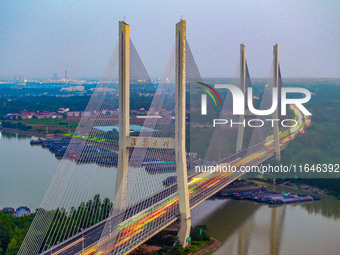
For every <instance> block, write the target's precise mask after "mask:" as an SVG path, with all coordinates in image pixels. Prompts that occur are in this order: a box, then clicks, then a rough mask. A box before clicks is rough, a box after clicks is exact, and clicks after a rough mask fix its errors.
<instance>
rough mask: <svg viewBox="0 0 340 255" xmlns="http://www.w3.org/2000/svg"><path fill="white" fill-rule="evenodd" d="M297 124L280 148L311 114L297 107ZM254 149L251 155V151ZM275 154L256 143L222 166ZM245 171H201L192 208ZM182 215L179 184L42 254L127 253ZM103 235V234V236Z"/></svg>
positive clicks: (192, 186)
mask: <svg viewBox="0 0 340 255" xmlns="http://www.w3.org/2000/svg"><path fill="white" fill-rule="evenodd" d="M290 107H291V109H292V110H293V112H294V113H295V118H296V120H297V123H298V126H297V127H293V128H290V130H289V131H287V132H284V133H281V135H280V149H281V150H282V149H284V148H285V147H286V145H287V143H288V142H289V141H291V140H292V139H294V138H295V137H296V136H297V135H298V133H303V132H304V129H305V127H306V126H309V125H310V120H309V118H308V116H304V115H302V113H301V112H300V111H299V110H298V109H297V108H295V107H293V106H290ZM249 149H251V151H255V153H254V154H252V155H247V154H248V152H249ZM273 155H274V142H273V140H269V141H265V142H263V143H259V144H256V145H255V146H253V147H251V148H248V149H247V150H244V151H241V152H239V153H236V154H234V155H232V156H231V157H228V158H226V159H224V160H223V161H221V162H219V163H218V164H219V165H221V166H222V165H232V166H235V167H237V168H239V167H240V166H246V165H258V164H260V163H262V162H264V161H266V160H267V159H268V158H270V157H272V156H273ZM243 174H244V172H239V171H237V172H215V173H209V172H202V173H199V174H196V175H195V176H193V177H191V178H190V182H189V196H190V207H191V208H194V207H196V206H197V205H199V204H200V203H202V202H203V201H205V200H206V199H208V198H209V197H210V196H212V195H214V194H215V193H216V192H218V191H219V190H220V189H222V188H224V187H225V186H227V185H228V184H229V183H231V182H232V181H234V180H235V179H238V178H239V177H241V176H242V175H243ZM178 215H179V206H178V193H177V187H176V185H172V186H170V187H168V188H166V189H164V190H163V191H161V192H159V193H157V194H155V195H153V196H151V197H149V198H147V199H145V200H144V201H142V202H139V203H138V204H135V205H133V206H132V207H130V208H128V209H126V210H125V211H122V212H119V213H118V214H116V215H114V216H112V217H110V218H109V219H106V220H105V221H102V222H100V223H98V224H96V225H94V226H92V227H91V228H89V229H86V230H84V231H83V232H82V233H79V234H77V235H76V236H73V237H72V238H70V239H68V240H66V241H64V242H63V243H60V244H58V245H56V246H54V247H52V248H51V249H49V250H48V251H45V252H43V253H42V254H54V255H58V254H62V255H66V254H68V255H71V254H86V255H89V254H109V253H110V254H125V253H128V252H130V251H132V250H133V249H135V248H136V247H137V246H138V245H140V244H141V243H143V242H145V241H146V240H148V239H149V238H151V237H152V236H153V235H154V234H156V233H158V232H159V231H160V230H162V229H164V228H165V227H167V226H168V225H170V224H172V223H173V222H175V221H176V220H177V218H178ZM106 224H108V225H107V226H116V227H115V228H114V230H113V231H112V232H111V233H110V234H106V235H104V233H105V232H107V231H103V230H104V227H105V225H106ZM103 235H104V236H103Z"/></svg>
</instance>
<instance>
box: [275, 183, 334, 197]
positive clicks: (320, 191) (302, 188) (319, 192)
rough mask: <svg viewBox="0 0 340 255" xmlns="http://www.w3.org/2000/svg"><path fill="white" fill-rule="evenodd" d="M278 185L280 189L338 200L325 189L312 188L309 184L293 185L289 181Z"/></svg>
mask: <svg viewBox="0 0 340 255" xmlns="http://www.w3.org/2000/svg"><path fill="white" fill-rule="evenodd" d="M276 185H277V186H279V187H284V188H290V189H294V190H299V191H304V192H307V193H310V194H317V195H321V196H325V197H329V198H337V197H335V196H332V195H329V194H327V191H325V190H323V189H320V188H316V187H312V186H310V185H307V184H295V183H291V182H289V181H287V182H284V183H280V184H276ZM338 199H339V198H338Z"/></svg>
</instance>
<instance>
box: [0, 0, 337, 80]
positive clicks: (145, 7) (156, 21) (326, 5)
mask: <svg viewBox="0 0 340 255" xmlns="http://www.w3.org/2000/svg"><path fill="white" fill-rule="evenodd" d="M181 17H183V19H185V20H186V21H187V40H188V43H189V45H190V48H191V50H192V52H193V55H194V58H195V60H196V63H197V66H198V68H199V70H200V72H201V75H202V77H234V76H235V72H236V70H237V65H238V63H239V47H240V43H244V44H245V45H246V56H247V63H248V67H249V72H250V76H251V77H253V78H255V77H268V75H269V72H270V67H271V63H272V58H273V45H274V44H275V43H279V45H280V57H279V58H280V66H281V73H282V77H286V78H288V77H303V78H308V77H311V78H314V77H325V78H339V77H340V32H339V31H340V30H339V25H340V1H338V0H333V1H330V0H323V1H319V0H280V1H279V0H277V1H266V0H262V1H260V0H259V1H255V0H186V1H184V0H182V1H180V0H124V1H115V0H100V1H99V0H97V1H95V0H72V1H71V0H68V1H65V0H58V1H52V0H30V1H27V0H16V1H11V0H1V1H0V76H4V75H23V76H25V77H27V78H52V77H53V73H57V74H58V76H59V77H62V76H63V75H64V70H67V72H68V77H69V78H74V79H77V78H78V79H79V78H100V76H101V74H102V72H103V70H104V67H105V65H106V63H107V61H108V60H109V57H110V55H111V53H112V51H113V48H114V46H115V44H116V42H117V40H118V35H117V34H118V21H119V20H123V19H125V21H126V22H127V23H128V24H129V25H130V26H131V28H130V29H131V39H132V41H133V42H134V45H135V47H136V49H137V51H138V53H139V55H140V57H141V59H142V61H143V63H144V65H145V67H146V69H147V71H148V73H149V74H150V76H151V77H160V76H161V74H162V72H163V69H164V68H165V65H166V62H167V60H168V57H169V54H170V52H171V49H172V46H173V44H174V40H175V24H176V23H177V22H178V21H179V20H180V19H181Z"/></svg>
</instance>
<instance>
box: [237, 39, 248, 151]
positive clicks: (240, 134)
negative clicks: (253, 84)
mask: <svg viewBox="0 0 340 255" xmlns="http://www.w3.org/2000/svg"><path fill="white" fill-rule="evenodd" d="M240 89H241V90H242V92H243V95H246V46H245V45H244V44H241V45H240ZM245 107H246V104H244V109H245ZM243 122H244V115H240V119H239V123H243ZM243 136H244V126H243V125H239V126H238V129H237V143H236V153H237V152H240V151H241V150H242V147H243Z"/></svg>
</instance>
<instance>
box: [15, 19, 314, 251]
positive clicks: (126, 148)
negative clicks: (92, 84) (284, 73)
mask: <svg viewBox="0 0 340 255" xmlns="http://www.w3.org/2000/svg"><path fill="white" fill-rule="evenodd" d="M240 53H241V54H240V65H239V69H240V70H239V76H238V77H237V78H236V79H235V80H233V81H232V83H234V84H237V85H238V86H239V88H240V89H241V90H242V91H243V93H244V94H245V93H246V89H247V88H248V87H251V86H252V85H251V81H250V75H249V70H248V66H247V62H246V58H245V46H244V45H241V49H240ZM200 84H205V85H206V86H208V87H209V85H208V84H206V83H203V82H202V79H201V76H200V73H199V71H198V68H197V66H196V63H195V60H194V58H193V55H192V53H191V50H190V47H189V45H188V43H187V40H186V22H185V20H181V21H180V22H179V23H178V24H177V25H176V40H175V45H174V47H173V50H172V53H171V55H170V58H169V61H168V63H167V65H166V68H165V70H164V73H163V75H162V78H161V80H160V81H159V83H158V85H156V86H154V85H153V84H152V82H151V79H150V77H149V76H148V74H147V72H146V69H145V68H144V66H143V63H142V61H141V59H140V57H139V55H138V53H137V51H136V49H135V47H134V45H133V44H132V41H131V40H130V27H129V25H127V24H126V23H124V22H120V23H119V41H118V45H117V46H116V48H115V50H114V52H113V54H112V56H111V58H110V60H109V62H108V64H107V67H106V68H105V71H104V73H103V77H102V79H101V81H100V83H99V84H98V86H97V88H96V90H95V91H94V93H93V96H92V97H91V100H90V102H89V104H88V106H87V108H86V110H85V111H84V113H83V116H82V118H81V120H80V122H79V125H78V127H77V129H76V130H75V132H74V133H73V134H72V139H71V142H70V145H69V146H68V148H67V150H66V152H65V155H64V157H63V159H62V161H61V164H60V166H59V168H58V170H57V173H56V175H55V177H54V179H53V180H52V182H51V185H50V188H49V189H48V191H47V193H46V195H45V198H44V200H43V202H42V204H41V206H40V209H39V210H38V212H37V214H36V217H35V219H34V221H33V223H32V226H31V228H30V230H29V232H28V234H27V236H26V238H25V240H24V242H23V244H22V247H21V249H20V251H19V254H55V255H56V254H126V253H128V252H130V251H132V250H133V249H135V248H136V247H137V246H138V245H140V244H141V243H143V242H145V241H146V240H148V239H149V238H151V237H152V236H153V235H155V234H156V233H158V232H159V231H161V230H162V229H164V228H166V227H167V226H169V225H170V224H172V223H174V222H175V221H177V220H179V222H180V227H179V233H178V237H179V241H180V242H181V243H182V244H183V245H186V244H187V242H188V237H189V235H190V227H191V217H190V210H191V209H193V208H195V207H196V206H198V205H199V204H200V203H202V202H203V201H205V200H206V199H208V198H209V197H211V196H212V195H214V194H215V193H216V192H218V191H219V190H220V189H222V188H224V187H225V186H227V185H228V184H229V183H231V182H232V181H234V180H235V179H237V178H240V177H241V176H242V175H244V174H245V172H242V171H239V168H240V167H241V166H254V165H258V164H260V163H262V162H264V161H266V160H267V159H269V158H271V157H273V156H275V157H276V158H277V159H280V152H281V150H283V149H284V148H285V147H286V146H287V144H288V142H289V141H291V140H292V139H294V138H295V137H296V135H298V133H299V132H304V128H305V127H306V126H308V125H309V123H310V120H309V119H308V116H305V115H304V114H303V113H302V112H301V111H300V110H299V109H298V108H297V107H295V106H293V105H291V106H290V107H289V111H290V116H291V118H292V119H294V120H295V122H296V123H297V125H296V126H294V127H288V128H287V127H286V128H282V127H281V128H279V126H278V121H276V122H274V124H273V125H272V126H269V125H267V126H264V127H261V128H247V127H244V126H243V125H238V127H237V128H229V129H228V128H226V127H218V128H215V129H212V128H211V127H208V128H207V129H204V127H205V126H207V125H206V122H207V119H205V117H204V116H203V119H202V115H201V109H199V107H198V105H197V102H200V101H199V100H197V98H199V99H201V98H204V96H202V95H203V94H202V93H201V92H202V91H206V92H207V93H209V95H211V96H212V97H211V98H212V101H215V100H214V98H215V97H214V95H213V94H211V93H210V92H209V91H208V90H205V89H204V90H198V89H197V87H198V86H200ZM281 86H282V80H281V73H280V67H279V61H278V45H275V46H274V58H273V70H272V75H271V77H270V79H269V82H268V83H267V84H266V86H265V88H264V93H263V95H262V97H261V98H257V99H256V98H255V99H254V100H257V105H259V108H260V109H268V108H270V104H271V100H270V99H271V97H270V96H268V95H267V94H268V89H270V88H277V89H278V88H280V87H281ZM277 91H278V90H277ZM189 92H190V93H189ZM198 92H199V93H198ZM188 94H190V96H189V95H188ZM217 95H218V94H217V93H216V96H217ZM201 96H202V97H201ZM230 96H231V94H230V93H228V94H226V95H225V96H224V98H223V97H222V98H223V100H224V103H223V104H222V99H221V98H220V97H219V96H218V98H219V100H220V102H221V108H220V109H219V111H215V114H216V115H217V116H218V117H219V118H220V119H222V118H223V119H224V118H227V117H230V118H232V119H234V120H235V121H238V122H239V123H243V122H245V121H246V119H247V118H248V117H249V116H250V115H248V116H247V115H240V116H233V115H232V114H231V113H230V108H228V107H229V106H230V102H231V101H232V100H230ZM268 98H269V100H268ZM147 100H149V102H146V101H147ZM205 100H207V98H206V97H205ZM212 101H211V102H209V105H208V106H209V107H210V108H209V109H210V111H212V110H211V109H212V107H213V106H214V104H215V106H216V105H217V103H216V101H215V102H212ZM137 103H138V104H139V105H140V106H141V107H140V108H139V109H138V108H135V107H132V106H134V104H137ZM210 104H211V105H210ZM145 105H146V106H147V108H145V107H142V106H145ZM210 111H208V113H210ZM272 117H273V118H274V119H279V114H278V110H276V111H275V112H274V113H273V116H272ZM188 119H189V120H188ZM200 135H201V137H200ZM197 137H200V142H199V143H195V142H197V141H195V139H196V140H197ZM189 140H190V141H189ZM201 141H202V142H201ZM233 141H235V143H234V142H233ZM189 143H190V153H187V151H188V150H189V149H188V144H189ZM246 143H248V144H249V145H246ZM192 144H196V145H195V146H191V145H192ZM232 144H236V146H235V148H233V147H234V146H233V145H232ZM209 165H210V166H211V165H213V166H219V167H223V166H224V167H227V166H233V167H235V168H236V169H238V171H222V172H206V171H201V172H197V171H195V167H198V166H209ZM171 172H176V177H174V176H173V173H171ZM169 178H170V179H169ZM164 180H172V181H170V182H169V183H168V184H170V186H167V187H164V185H163V183H164ZM114 184H115V185H114ZM96 194H100V195H101V196H105V197H108V198H109V199H104V200H103V201H102V200H101V198H100V196H99V195H96ZM93 195H95V196H94V198H93V199H91V198H92V197H93ZM86 201H87V202H86ZM111 201H112V202H111Z"/></svg>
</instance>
